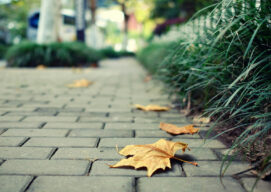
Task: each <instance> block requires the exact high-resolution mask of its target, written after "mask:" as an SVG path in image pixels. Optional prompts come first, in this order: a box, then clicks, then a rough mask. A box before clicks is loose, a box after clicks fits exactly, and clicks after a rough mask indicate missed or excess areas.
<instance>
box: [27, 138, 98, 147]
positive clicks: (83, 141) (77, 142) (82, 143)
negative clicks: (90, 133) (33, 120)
mask: <svg viewBox="0 0 271 192" xmlns="http://www.w3.org/2000/svg"><path fill="white" fill-rule="evenodd" d="M96 143H97V139H95V138H61V137H59V138H57V137H55V138H49V137H47V138H37V137H36V138H31V139H30V140H29V141H27V142H26V143H25V144H24V146H26V147H95V146H96Z"/></svg>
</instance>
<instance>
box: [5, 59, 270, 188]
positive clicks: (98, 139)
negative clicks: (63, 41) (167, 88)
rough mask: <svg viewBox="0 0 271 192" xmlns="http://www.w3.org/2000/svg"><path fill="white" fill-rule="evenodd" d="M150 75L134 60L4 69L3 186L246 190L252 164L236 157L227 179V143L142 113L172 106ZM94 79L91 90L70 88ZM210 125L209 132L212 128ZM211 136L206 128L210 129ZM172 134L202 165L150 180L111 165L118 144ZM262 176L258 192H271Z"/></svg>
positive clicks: (181, 121)
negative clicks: (178, 132) (181, 131)
mask: <svg viewBox="0 0 271 192" xmlns="http://www.w3.org/2000/svg"><path fill="white" fill-rule="evenodd" d="M145 75H146V72H145V71H144V70H143V69H142V68H141V67H140V65H138V63H137V62H136V61H135V60H134V59H127V58H126V59H118V60H108V61H103V62H102V64H101V68H99V69H84V70H82V71H81V72H79V73H78V71H75V70H72V69H63V68H61V69H45V70H36V69H1V70H0V92H1V95H0V191H1V192H6V191H12V192H23V191H45V192H50V191H54V192H55V191H58V192H60V191H63V192H68V191H72V192H73V191H80V192H84V191H92V192H99V191H124V192H126V191H127V192H129V191H131V192H150V191H156V192H160V191H161V192H162V191H165V192H174V191H182V192H197V191H202V192H205V191H208V192H211V191H221V192H222V191H223V192H224V191H234V192H239V191H243V192H246V191H248V190H250V188H251V183H252V180H251V175H250V174H249V173H246V174H244V175H243V177H242V178H241V179H235V177H233V176H232V175H233V174H234V173H236V172H239V171H242V170H244V169H246V168H247V167H248V165H247V164H246V163H244V162H240V161H235V162H233V163H232V166H231V167H230V168H229V170H228V172H226V176H225V177H224V179H223V183H224V185H225V188H224V187H223V185H222V184H221V183H220V180H219V177H218V176H219V169H220V164H221V160H222V159H221V157H222V155H221V154H222V153H223V151H224V150H225V146H224V145H223V144H222V143H221V142H220V141H217V140H212V141H207V144H205V145H203V139H202V136H203V135H204V134H196V135H193V136H191V135H183V136H172V135H170V134H167V133H165V132H164V131H161V130H160V129H159V122H160V121H164V122H169V123H175V124H178V125H185V124H187V123H189V120H188V119H186V118H185V117H183V116H181V115H180V114H179V113H178V112H177V111H175V110H171V111H169V112H165V113H155V112H148V113H146V112H142V111H137V110H134V109H132V106H133V104H136V103H138V104H150V103H156V104H161V105H166V104H170V101H169V100H168V96H167V95H166V94H164V93H163V92H162V91H161V90H162V85H161V84H160V83H157V82H152V81H151V82H148V83H145V82H143V79H144V76H145ZM81 78H86V79H89V80H91V81H94V82H95V83H94V84H93V85H91V86H90V87H88V88H77V89H70V88H67V87H66V86H65V85H66V84H69V83H71V82H72V81H73V80H77V79H81ZM207 129H208V128H207V127H202V130H205V131H206V130H207ZM202 133H204V132H202ZM160 138H166V139H168V140H173V141H183V142H186V143H188V144H189V146H190V147H191V149H192V151H190V152H188V153H187V154H186V155H182V153H180V152H179V153H178V154H177V155H178V156H179V157H183V158H187V159H192V160H196V161H198V163H199V165H200V167H194V166H191V165H188V164H181V163H179V162H176V161H172V169H167V170H166V171H164V172H163V171H160V170H159V171H157V172H156V173H155V174H154V175H153V177H151V178H148V177H146V171H145V170H144V169H140V170H133V169H127V168H125V169H121V168H119V169H110V168H109V167H108V166H107V164H113V163H115V162H116V161H118V160H119V159H120V158H121V156H120V155H118V154H117V152H116V150H115V146H116V145H118V147H124V146H125V145H128V144H148V143H153V142H155V141H157V140H158V139H160ZM268 189H270V183H266V182H263V181H261V183H260V185H258V186H257V188H256V191H268Z"/></svg>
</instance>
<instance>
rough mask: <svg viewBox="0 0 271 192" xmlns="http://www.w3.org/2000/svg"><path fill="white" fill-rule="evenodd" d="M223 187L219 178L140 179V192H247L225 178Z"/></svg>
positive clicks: (230, 179) (138, 186)
mask: <svg viewBox="0 0 271 192" xmlns="http://www.w3.org/2000/svg"><path fill="white" fill-rule="evenodd" d="M223 183H224V185H225V187H224V186H223V185H222V183H221V181H220V179H219V178H218V177H192V178H191V177H190V178H189V177H178V178H176V177H152V178H139V179H138V183H137V188H138V191H139V192H149V191H155V192H180V191H181V192H199V191H201V192H216V191H219V192H233V191H234V192H245V191H244V190H243V189H242V187H241V186H240V184H239V183H237V182H236V181H235V180H233V179H232V178H223Z"/></svg>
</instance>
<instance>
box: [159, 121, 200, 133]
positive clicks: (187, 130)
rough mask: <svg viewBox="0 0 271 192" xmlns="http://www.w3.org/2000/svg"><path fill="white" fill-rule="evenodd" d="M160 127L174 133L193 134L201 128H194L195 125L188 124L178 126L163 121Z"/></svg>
mask: <svg viewBox="0 0 271 192" xmlns="http://www.w3.org/2000/svg"><path fill="white" fill-rule="evenodd" d="M160 129H162V130H164V131H166V132H168V133H171V134H174V135H179V134H191V135H193V134H195V133H197V132H198V131H199V129H197V128H194V125H186V126H183V127H178V126H176V125H173V124H168V123H163V122H161V123H160Z"/></svg>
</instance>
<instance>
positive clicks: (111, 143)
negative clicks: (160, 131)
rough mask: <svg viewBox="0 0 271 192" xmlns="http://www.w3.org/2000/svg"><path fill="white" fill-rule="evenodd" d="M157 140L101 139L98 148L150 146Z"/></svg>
mask: <svg viewBox="0 0 271 192" xmlns="http://www.w3.org/2000/svg"><path fill="white" fill-rule="evenodd" d="M156 141H158V139H157V138H102V139H101V141H100V143H99V147H116V145H117V146H118V147H125V146H126V145H139V144H151V143H154V142H156Z"/></svg>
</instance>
